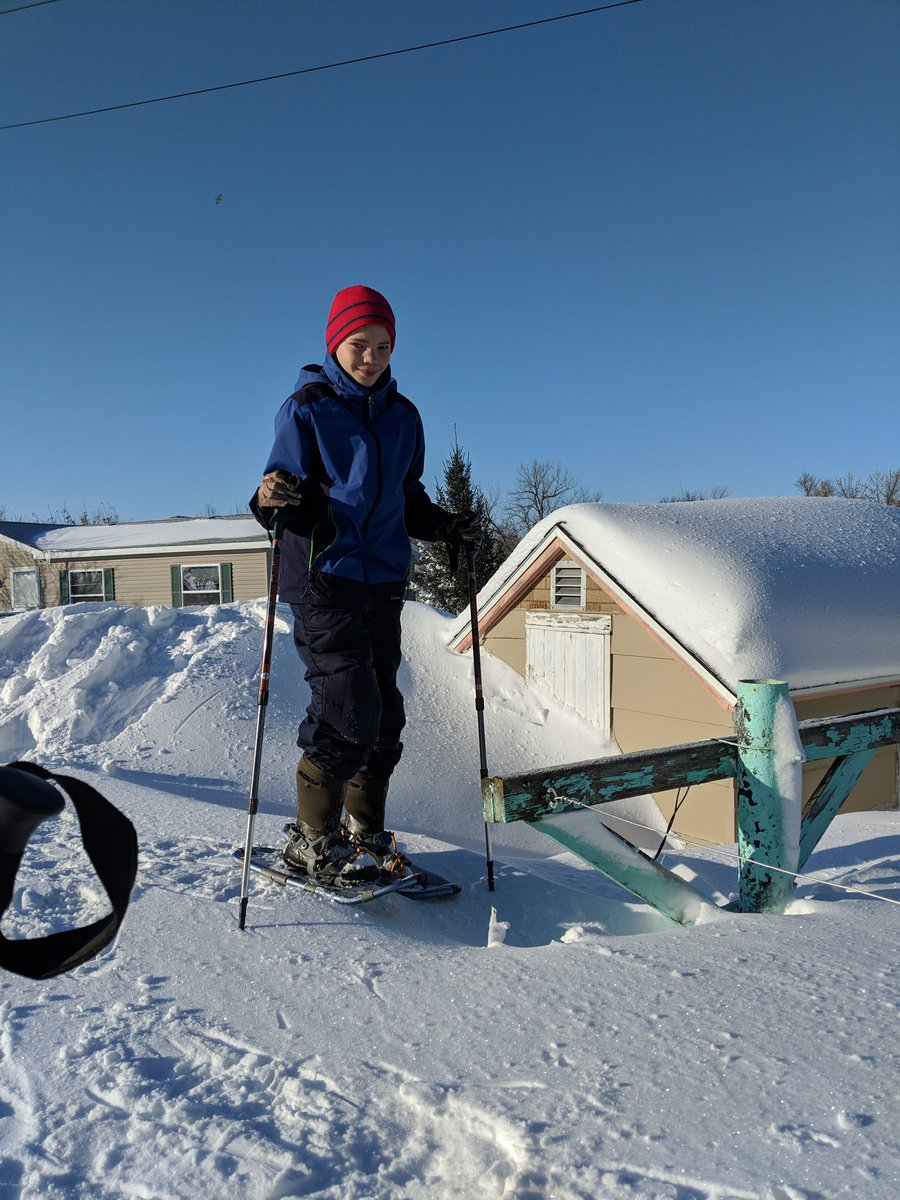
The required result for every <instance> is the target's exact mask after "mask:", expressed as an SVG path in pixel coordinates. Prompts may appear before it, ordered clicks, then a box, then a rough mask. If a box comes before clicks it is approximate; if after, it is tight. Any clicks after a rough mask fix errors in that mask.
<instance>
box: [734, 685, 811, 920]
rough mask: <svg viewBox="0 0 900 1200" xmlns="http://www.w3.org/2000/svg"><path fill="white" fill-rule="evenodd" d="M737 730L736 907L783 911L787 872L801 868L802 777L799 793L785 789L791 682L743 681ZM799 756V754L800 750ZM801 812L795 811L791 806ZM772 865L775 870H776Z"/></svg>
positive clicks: (792, 721)
mask: <svg viewBox="0 0 900 1200" xmlns="http://www.w3.org/2000/svg"><path fill="white" fill-rule="evenodd" d="M734 717H735V720H734V727H735V732H736V734H737V747H738V770H737V822H738V849H739V853H740V856H741V861H740V865H739V868H738V909H739V911H740V912H752V913H761V912H768V911H775V912H780V911H783V909H784V906H785V905H786V904H787V902H788V900H789V899H790V897H791V895H792V893H793V886H794V880H793V877H792V876H791V875H785V874H783V872H784V871H785V870H787V871H794V870H796V867H797V862H796V849H794V851H793V854H792V853H791V851H790V848H789V847H790V844H791V842H792V841H793V830H794V824H795V822H796V836H797V837H798V838H799V830H800V816H801V814H800V794H799V782H798V786H797V788H796V794H795V795H790V794H787V795H786V794H785V791H786V790H787V788H786V784H787V782H788V780H789V779H790V776H789V774H788V770H789V764H788V763H786V762H785V758H786V757H787V756H789V755H790V750H791V747H790V746H789V745H786V744H784V743H785V742H786V739H787V738H788V737H789V735H791V734H793V735H794V736H795V746H796V750H797V751H799V749H800V743H799V735H797V733H796V730H797V724H796V718H795V717H794V708H793V705H792V704H791V698H790V693H789V691H788V685H787V684H786V683H784V682H783V681H782V680H775V679H763V680H742V681H741V682H739V683H738V692H737V704H736V705H735V710H734ZM798 758H799V755H798ZM794 805H795V806H796V809H797V811H796V812H793V811H791V809H792V806H794ZM773 868H774V869H773Z"/></svg>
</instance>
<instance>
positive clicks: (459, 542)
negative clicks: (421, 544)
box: [438, 512, 481, 573]
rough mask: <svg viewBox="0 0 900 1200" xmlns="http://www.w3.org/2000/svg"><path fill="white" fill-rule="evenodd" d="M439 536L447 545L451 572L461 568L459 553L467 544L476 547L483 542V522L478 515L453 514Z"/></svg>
mask: <svg viewBox="0 0 900 1200" xmlns="http://www.w3.org/2000/svg"><path fill="white" fill-rule="evenodd" d="M438 536H439V537H440V538H441V540H442V541H443V542H445V543H446V545H447V559H448V561H449V564H450V570H451V572H453V573H455V572H456V570H457V569H458V567H459V552H460V551H461V550H462V548H463V545H464V544H465V543H466V542H469V543H471V544H472V545H474V544H475V543H476V542H480V541H481V522H480V521H479V519H478V516H477V514H476V513H473V512H461V513H451V514H450V516H449V518H448V519H447V520H446V521H445V522H444V524H443V525H442V526H441V528H440V530H439V534H438Z"/></svg>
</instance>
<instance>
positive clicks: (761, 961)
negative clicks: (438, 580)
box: [0, 602, 900, 1200]
mask: <svg viewBox="0 0 900 1200" xmlns="http://www.w3.org/2000/svg"><path fill="white" fill-rule="evenodd" d="M262 616H263V607H262V604H261V603H259V602H254V603H245V604H235V605H228V606H224V607H222V608H212V609H195V610H180V611H175V610H171V609H167V608H157V609H139V608H122V607H116V606H114V605H81V606H71V607H69V608H64V609H55V610H49V611H45V612H40V613H34V614H26V615H22V616H16V617H7V618H4V619H2V620H0V761H3V762H6V761H11V760H12V759H14V758H16V757H27V758H31V759H33V760H34V761H38V762H41V763H43V764H44V765H45V766H48V767H51V768H53V767H56V768H64V769H65V770H66V771H69V772H71V773H76V774H80V775H81V776H82V777H83V778H85V779H87V780H89V781H90V782H92V783H94V784H95V786H97V787H99V789H100V790H101V791H102V792H103V793H104V794H105V795H106V796H107V797H108V798H109V799H111V800H112V801H113V802H114V803H116V804H117V805H118V806H119V807H121V808H122V809H123V810H124V811H125V812H127V813H128V815H129V816H130V817H131V818H132V820H133V821H134V822H135V825H136V826H137V830H138V836H139V839H140V844H141V869H140V872H139V875H138V882H137V886H136V888H135V892H134V898H133V902H132V907H131V909H130V911H129V914H128V916H127V918H126V922H125V925H124V927H123V930H122V932H121V934H120V937H119V939H118V942H117V944H116V946H115V947H114V948H111V949H110V950H108V951H107V952H105V953H104V954H103V955H102V956H101V957H100V958H97V959H95V960H94V961H93V962H91V963H89V964H87V965H86V966H84V967H82V968H80V969H78V970H77V971H75V972H73V973H71V974H69V975H64V976H60V977H59V978H57V979H55V980H51V981H48V982H41V983H33V982H29V981H27V980H24V979H20V978H17V977H15V976H12V975H3V976H0V1006H2V1021H0V1198H2V1200H13V1198H14V1200H37V1198H38V1197H40V1198H41V1200H63V1198H65V1200H71V1198H73V1197H77V1198H79V1200H80V1198H82V1197H84V1198H89V1200H121V1198H122V1197H148V1198H152V1200H170V1198H171V1200H182V1198H184V1200H188V1198H189V1197H190V1198H192V1200H198V1198H200V1200H202V1198H210V1200H212V1198H214V1197H215V1198H216V1200H218V1198H220V1197H222V1196H226V1195H230V1196H235V1197H241V1200H278V1198H287V1197H321V1198H327V1200H413V1198H415V1200H419V1198H422V1197H429V1198H432V1197H434V1198H437V1200H441V1198H443V1197H457V1196H458V1197H500V1196H508V1197H516V1198H518V1200H538V1198H541V1200H543V1198H545V1197H546V1198H556V1200H739V1198H740V1200H836V1198H838V1197H853V1198H856V1197H858V1198H860V1200H894V1197H896V1196H897V1195H898V1194H900V1178H898V1176H900V1134H898V1127H897V1101H898V1086H897V1079H898V1074H897V1051H898V1043H900V1038H898V1015H900V1014H898V1010H900V999H898V993H897V968H896V951H895V945H896V930H897V921H898V917H900V912H898V909H897V906H896V903H894V904H891V903H885V902H884V900H879V899H876V898H874V897H873V896H869V895H863V894H860V893H858V892H845V891H840V890H837V889H834V888H830V887H826V886H825V885H824V884H823V883H821V882H816V883H803V884H801V886H800V887H799V889H798V899H797V901H796V902H795V903H794V905H793V906H792V909H791V912H790V913H789V915H787V916H785V917H749V916H730V915H727V914H724V913H723V914H721V916H720V917H719V919H716V920H713V921H707V922H705V923H703V924H701V925H698V926H697V927H695V928H693V929H691V930H683V929H680V928H678V927H676V926H674V925H672V924H671V923H669V922H668V921H666V920H665V919H664V918H662V917H660V916H658V915H656V914H654V913H653V912H652V911H651V910H649V909H647V908H645V907H644V906H642V905H640V904H637V903H633V902H632V901H631V900H630V899H629V897H628V896H627V894H626V893H624V892H621V891H619V890H617V889H616V888H614V887H613V886H612V885H610V884H607V883H606V882H604V880H603V879H602V878H601V877H599V876H597V875H596V873H594V872H591V871H588V870H586V869H581V868H580V867H578V865H577V864H576V863H575V860H573V859H571V858H569V857H568V856H565V855H556V854H555V849H554V847H553V846H552V845H551V844H550V843H547V842H545V841H544V840H543V839H541V838H540V837H539V835H537V834H535V833H533V832H532V831H529V830H527V829H520V828H517V827H516V828H512V829H510V830H498V831H497V833H496V844H495V851H496V857H497V860H498V878H497V887H496V891H495V892H494V893H489V892H488V891H487V889H486V886H485V882H484V853H483V827H482V825H481V819H480V799H479V795H478V759H477V746H476V740H475V720H474V711H473V703H472V691H471V665H470V663H469V662H468V661H467V660H466V659H465V658H460V657H458V656H455V655H451V654H450V653H449V652H448V651H446V649H445V648H444V642H443V639H444V637H445V633H446V629H447V627H448V623H447V621H446V619H445V618H443V617H441V616H439V615H438V614H435V613H433V612H431V611H430V610H426V609H423V608H420V607H419V606H415V605H413V606H408V608H407V612H406V615H405V640H406V652H407V658H408V662H407V665H406V666H405V667H404V669H403V677H402V683H403V687H404V691H405V692H406V694H407V697H408V709H409V716H410V726H409V729H408V737H407V753H406V756H405V758H404V761H403V764H402V765H401V769H400V772H399V773H398V776H397V778H396V784H395V787H394V790H393V794H392V805H393V810H392V811H393V821H394V824H395V827H396V828H398V829H399V830H402V831H403V833H404V841H405V844H406V846H407V847H408V848H409V849H411V850H412V851H413V852H415V853H416V854H417V855H418V856H419V857H420V858H421V859H422V860H423V861H424V862H426V863H427V864H430V865H432V866H434V867H435V868H436V869H438V870H440V871H442V872H443V873H444V874H447V875H451V876H453V877H454V878H456V879H458V880H459V881H460V882H461V883H462V884H463V893H462V894H461V895H460V896H459V897H457V898H455V899H453V900H448V901H442V902H437V903H434V904H431V905H417V904H414V903H412V902H410V901H407V900H403V899H401V898H399V897H388V898H386V899H385V900H383V901H381V902H380V903H379V904H378V905H377V906H376V905H375V904H373V905H370V906H367V907H363V908H361V909H346V908H335V907H331V906H328V905H326V904H325V903H321V902H317V901H315V900H314V899H309V898H306V897H303V896H301V895H299V894H296V893H286V892H284V891H282V890H279V889H277V888H275V887H271V886H266V885H261V884H259V883H256V882H254V884H253V890H252V893H251V897H250V908H249V914H248V928H247V930H246V931H244V932H243V933H241V932H239V931H238V929H237V902H236V901H237V896H238V892H239V887H240V875H239V873H238V872H237V871H236V869H235V868H234V867H233V866H232V864H231V860H230V853H231V850H232V848H233V846H234V845H236V844H238V843H239V842H241V841H242V839H243V832H244V823H245V812H246V790H247V779H248V776H249V769H250V753H251V745H252V738H253V730H254V725H255V718H256V710H255V693H256V678H255V677H256V671H257V669H258V658H259V646H260V641H261V625H262ZM292 655H293V651H292V648H291V645H290V637H289V634H288V631H287V625H286V624H284V623H283V622H281V621H279V634H278V639H277V645H276V650H275V669H274V683H273V701H272V704H271V705H270V708H269V712H268V718H267V741H266V756H265V760H264V771H263V784H262V789H261V794H262V796H263V811H262V813H261V815H260V819H259V822H258V833H259V838H258V840H260V841H271V840H274V839H276V838H277V837H278V835H279V831H280V827H281V824H282V823H283V822H284V820H285V819H287V818H288V817H289V816H290V815H291V809H292V799H291V784H292V773H293V767H294V764H295V761H296V750H295V747H294V745H293V726H294V724H295V722H296V717H297V712H298V711H299V709H301V708H302V707H303V704H304V699H303V696H304V690H305V689H304V685H303V684H302V681H301V677H300V671H299V668H298V666H297V665H296V664H295V663H294V661H293V657H292ZM484 665H485V676H486V703H487V712H486V723H487V732H488V749H489V756H490V766H491V769H492V771H494V772H496V773H498V774H502V773H503V772H505V771H509V770H511V769H513V768H518V767H522V766H527V765H529V764H537V763H540V762H544V763H549V762H565V761H572V760H576V759H585V758H589V757H591V756H592V755H593V754H594V753H599V752H602V750H603V749H604V747H603V746H602V745H601V744H600V743H599V742H598V740H597V735H596V734H594V733H593V732H592V731H591V730H590V729H589V728H588V727H587V726H585V725H584V724H582V723H581V722H580V721H579V720H578V719H577V718H574V717H572V716H569V715H568V714H566V713H565V712H564V711H563V710H562V709H561V708H560V707H559V706H556V705H555V704H554V703H553V702H552V701H550V700H547V699H541V698H539V697H537V696H536V695H534V694H532V693H528V692H526V691H525V689H524V686H523V684H522V682H521V680H519V678H518V677H517V676H516V675H515V674H514V673H512V672H511V671H510V670H509V669H507V668H506V667H505V666H504V665H503V664H501V663H498V662H496V661H494V660H492V659H490V658H486V660H485V664H484ZM643 811H644V814H645V817H646V818H647V820H648V823H650V824H653V823H654V822H653V820H652V815H651V810H650V808H649V805H647V806H645V808H644V810H643ZM583 819H584V820H585V821H588V822H589V821H593V820H595V819H596V818H595V817H593V815H592V814H589V813H587V814H584V817H583ZM898 831H900V816H898V814H897V813H896V812H883V813H873V814H867V815H859V816H853V817H846V818H840V819H839V820H838V821H837V822H835V824H834V825H833V826H832V829H831V831H830V833H829V835H828V837H827V839H826V841H825V843H824V844H823V846H822V847H821V848H820V850H819V851H818V852H817V853H816V854H815V855H814V857H813V858H812V859H811V860H810V862H809V864H808V867H807V869H808V871H810V872H813V873H816V874H817V875H820V876H822V877H823V878H826V879H829V880H831V881H833V882H842V883H845V884H852V885H853V886H856V887H859V888H862V889H865V890H866V891H867V892H870V893H874V894H875V895H877V896H880V897H883V898H887V899H891V900H894V901H895V902H898V901H900V862H898V856H897V848H898V842H897V834H898ZM648 836H652V835H648ZM75 846H76V828H75V818H74V816H73V815H72V813H71V811H70V810H67V811H66V813H64V814H63V816H62V817H61V818H59V819H57V820H55V821H52V822H48V823H47V824H46V825H44V826H42V827H41V829H40V830H39V831H38V834H37V835H36V837H35V838H34V839H33V841H32V843H31V845H30V846H29V851H28V857H27V860H26V862H25V863H24V864H23V869H22V872H21V873H20V877H19V887H18V890H17V894H16V897H15V900H14V903H13V906H12V908H11V910H10V912H9V913H8V914H7V916H6V918H5V920H4V926H3V931H4V933H6V934H7V935H8V936H29V935H33V934H35V933H37V932H39V931H46V930H47V929H48V928H55V927H58V926H59V925H60V924H64V923H66V922H72V923H83V922H85V921H87V920H89V919H93V918H95V917H97V916H99V915H101V913H102V912H104V911H105V909H106V903H105V897H104V896H103V895H102V893H101V892H100V889H99V886H98V885H97V884H96V881H95V880H94V879H93V876H92V874H91V872H90V870H89V868H88V866H87V864H86V862H85V861H84V860H83V858H81V857H80V856H79V854H78V853H77V852H76V849H75ZM679 861H681V862H683V863H684V864H685V865H686V867H687V868H689V869H690V870H692V871H694V872H696V873H697V875H698V876H699V877H700V879H701V880H702V884H701V886H702V887H703V889H704V890H705V892H706V894H707V895H708V896H709V897H710V898H712V899H714V900H718V901H719V902H721V901H722V899H723V898H724V897H726V896H727V895H728V894H729V892H731V891H732V890H733V888H734V880H735V876H734V867H733V864H732V863H731V862H730V861H729V860H728V859H727V857H726V854H725V853H723V852H719V851H716V852H712V851H711V852H709V853H702V854H700V853H696V852H689V853H687V854H684V855H682V856H680V859H679ZM667 862H668V864H669V865H670V866H671V865H674V862H675V860H674V859H673V858H672V857H670V858H668V859H667Z"/></svg>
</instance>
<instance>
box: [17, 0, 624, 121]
mask: <svg viewBox="0 0 900 1200" xmlns="http://www.w3.org/2000/svg"><path fill="white" fill-rule="evenodd" d="M43 2H44V3H52V2H54V0H43ZM643 2H644V0H615V2H614V3H611V4H599V5H596V6H595V7H594V8H582V9H579V10H578V11H577V12H567V13H560V14H558V15H557V16H555V17H541V18H540V19H539V20H535V21H523V22H521V24H518V25H504V26H502V27H501V28H499V29H484V30H482V31H481V32H480V33H464V34H461V35H460V36H458V37H452V38H443V39H442V40H441V41H438V42H421V43H420V44H419V45H417V46H403V47H400V48H399V49H396V50H382V51H381V52H380V53H378V54H364V55H361V56H359V57H358V58H344V59H340V60H339V61H337V62H330V63H321V64H320V65H319V66H316V67H301V68H300V69H299V70H296V71H281V72H279V73H278V74H277V75H260V76H259V77H258V78H256V79H242V80H240V81H239V82H237V83H220V84H216V85H215V86H214V87H205V88H194V89H193V90H192V91H189V92H173V93H172V94H171V95H168V96H154V97H152V98H151V99H148V100H131V101H129V102H127V103H125V104H108V105H106V106H104V107H103V108H87V109H83V110H82V111H80V112H71V113H62V114H60V115H59V116H56V117H38V118H36V119H35V120H32V121H16V122H14V123H12V124H9V125H0V131H4V130H10V129H27V128H29V127H31V126H32V125H50V124H53V123H54V122H56V121H75V120H77V119H78V118H80V117H95V116H97V115H99V114H100V113H110V112H122V111H123V110H124V109H127V108H143V107H145V106H146V105H149V104H166V103H168V102H169V101H170V100H186V99H188V98H189V97H190V96H208V95H210V94H211V93H213V92H227V91H230V90H232V89H234V88H242V87H253V86H254V85H256V84H260V83H272V82H274V81H275V80H277V79H296V78H297V77H298V76H300V75H314V74H316V73H317V72H320V71H335V70H337V69H338V68H339V67H352V66H356V65H358V64H359V63H366V62H376V61H377V60H378V59H382V58H396V57H398V56H399V55H401V54H417V53H419V52H420V51H422V50H435V49H437V48H438V47H440V46H458V45H459V44H460V43H462V42H474V41H477V40H478V39H479V38H487V37H496V36H497V35H499V34H502V33H514V32H516V31H517V30H519V29H533V28H535V27H536V26H538V25H552V24H554V23H555V22H557V21H570V20H572V19H573V18H575V17H587V16H591V15H593V14H594V13H600V12H608V11H609V10H610V9H613V8H627V7H628V6H629V5H632V4H642V3H643ZM7 11H8V12H14V11H16V10H14V9H7Z"/></svg>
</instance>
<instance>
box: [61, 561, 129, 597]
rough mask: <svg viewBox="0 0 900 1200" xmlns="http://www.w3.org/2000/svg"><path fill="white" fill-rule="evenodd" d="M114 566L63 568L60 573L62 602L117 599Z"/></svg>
mask: <svg viewBox="0 0 900 1200" xmlns="http://www.w3.org/2000/svg"><path fill="white" fill-rule="evenodd" d="M115 598H116V572H115V568H114V567H94V568H85V569H82V570H76V571H68V570H63V571H60V573H59V602H60V604H80V603H82V602H84V601H87V600H115Z"/></svg>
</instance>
